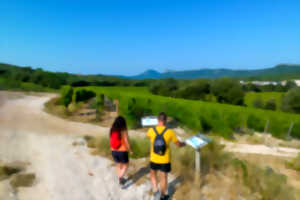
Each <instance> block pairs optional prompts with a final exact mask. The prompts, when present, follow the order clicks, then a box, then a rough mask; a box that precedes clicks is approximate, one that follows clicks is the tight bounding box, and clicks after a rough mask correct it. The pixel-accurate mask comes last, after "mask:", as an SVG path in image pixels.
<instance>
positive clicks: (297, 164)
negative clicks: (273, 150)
mask: <svg viewBox="0 0 300 200" xmlns="http://www.w3.org/2000/svg"><path fill="white" fill-rule="evenodd" d="M287 166H288V167H289V168H291V169H295V170H297V171H300V153H299V154H298V156H297V157H296V158H294V159H293V160H292V161H290V162H287Z"/></svg>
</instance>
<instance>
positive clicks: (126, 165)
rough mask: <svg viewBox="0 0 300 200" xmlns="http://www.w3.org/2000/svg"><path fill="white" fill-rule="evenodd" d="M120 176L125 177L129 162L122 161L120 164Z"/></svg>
mask: <svg viewBox="0 0 300 200" xmlns="http://www.w3.org/2000/svg"><path fill="white" fill-rule="evenodd" d="M120 167H121V168H120V176H119V177H120V178H123V177H124V175H125V174H126V172H127V170H128V167H129V163H121V164H120Z"/></svg>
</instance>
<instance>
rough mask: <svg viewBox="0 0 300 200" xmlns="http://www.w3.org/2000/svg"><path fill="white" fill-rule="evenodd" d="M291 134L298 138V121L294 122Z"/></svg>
mask: <svg viewBox="0 0 300 200" xmlns="http://www.w3.org/2000/svg"><path fill="white" fill-rule="evenodd" d="M291 136H292V137H295V138H298V139H300V122H298V123H295V124H294V127H293V129H292V132H291Z"/></svg>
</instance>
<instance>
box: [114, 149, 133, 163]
mask: <svg viewBox="0 0 300 200" xmlns="http://www.w3.org/2000/svg"><path fill="white" fill-rule="evenodd" d="M111 154H112V157H113V159H114V161H115V162H116V163H128V162H129V157H128V151H112V152H111Z"/></svg>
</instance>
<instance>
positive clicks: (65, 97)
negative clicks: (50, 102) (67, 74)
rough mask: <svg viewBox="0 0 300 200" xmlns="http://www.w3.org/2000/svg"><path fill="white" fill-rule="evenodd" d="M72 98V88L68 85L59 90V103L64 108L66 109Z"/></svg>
mask: <svg viewBox="0 0 300 200" xmlns="http://www.w3.org/2000/svg"><path fill="white" fill-rule="evenodd" d="M72 96H73V88H72V87H71V86H69V85H67V86H64V87H62V88H61V90H60V102H61V104H63V105H64V106H65V107H68V105H69V104H70V103H71V102H72Z"/></svg>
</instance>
